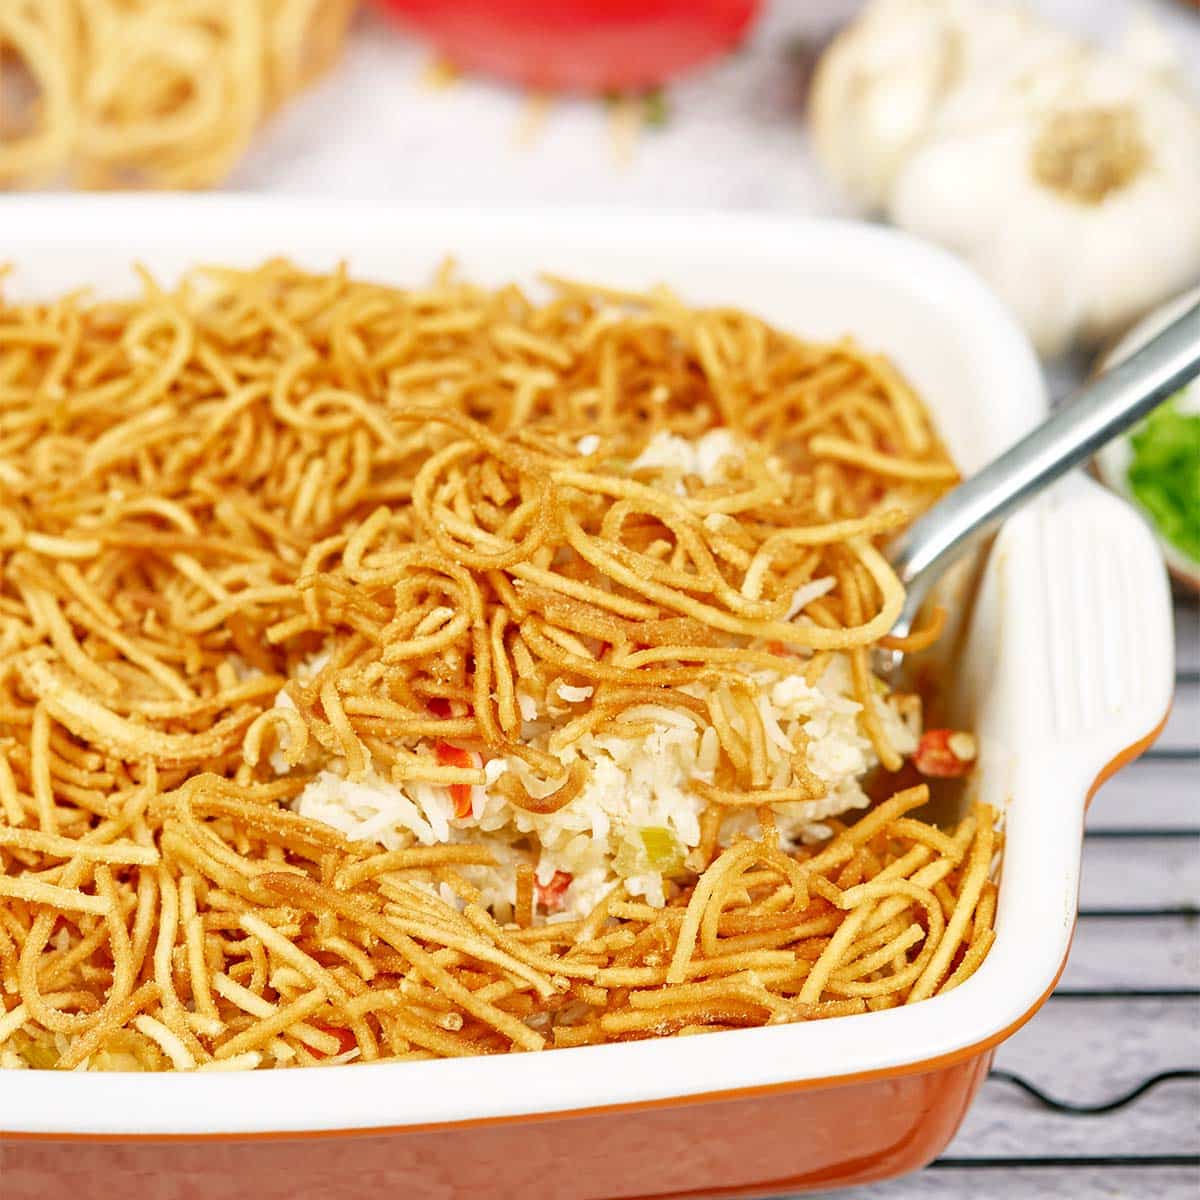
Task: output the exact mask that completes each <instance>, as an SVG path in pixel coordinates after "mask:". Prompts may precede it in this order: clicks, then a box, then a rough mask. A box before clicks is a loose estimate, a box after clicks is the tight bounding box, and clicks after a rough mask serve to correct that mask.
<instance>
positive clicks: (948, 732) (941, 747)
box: [912, 729, 978, 779]
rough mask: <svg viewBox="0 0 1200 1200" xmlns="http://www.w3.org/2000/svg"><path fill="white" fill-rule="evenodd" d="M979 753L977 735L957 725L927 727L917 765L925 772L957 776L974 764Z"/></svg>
mask: <svg viewBox="0 0 1200 1200" xmlns="http://www.w3.org/2000/svg"><path fill="white" fill-rule="evenodd" d="M977 753H978V751H977V750H976V747H975V739H974V738H973V737H972V736H971V735H970V734H969V733H962V732H961V731H959V730H956V729H927V730H925V732H924V733H923V734H921V740H920V741H919V742H918V743H917V750H916V753H915V754H914V755H913V756H912V761H913V766H914V767H916V768H917V770H918V771H920V772H921V774H922V775H931V776H936V777H937V778H939V779H956V778H958V776H960V775H965V774H966V773H967V772H968V771H969V770H970V769H971V768H972V767H973V766H974V765H975V756H976V754H977Z"/></svg>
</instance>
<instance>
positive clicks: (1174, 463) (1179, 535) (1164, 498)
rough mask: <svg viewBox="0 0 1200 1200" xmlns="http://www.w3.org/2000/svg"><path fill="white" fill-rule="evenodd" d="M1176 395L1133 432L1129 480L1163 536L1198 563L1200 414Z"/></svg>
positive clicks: (1132, 492)
mask: <svg viewBox="0 0 1200 1200" xmlns="http://www.w3.org/2000/svg"><path fill="white" fill-rule="evenodd" d="M1182 399H1183V396H1182V393H1181V394H1180V395H1178V396H1174V397H1172V398H1171V399H1170V400H1168V401H1167V402H1166V403H1165V404H1164V405H1162V407H1161V408H1159V409H1157V410H1156V411H1155V412H1153V413H1151V415H1150V416H1149V417H1148V418H1147V419H1146V420H1145V422H1144V423H1143V424H1142V425H1141V426H1140V427H1139V428H1138V429H1137V430H1135V431H1134V433H1133V434H1131V435H1130V438H1129V446H1130V450H1131V451H1132V457H1131V458H1130V462H1129V468H1128V470H1127V472H1126V481H1127V482H1128V485H1129V491H1130V494H1131V495H1132V496H1133V498H1134V499H1135V500H1136V501H1137V502H1138V504H1140V505H1141V507H1142V508H1143V509H1145V511H1146V513H1147V515H1148V516H1149V517H1150V518H1151V520H1152V521H1153V522H1154V526H1155V528H1156V529H1157V530H1158V533H1159V535H1160V536H1161V537H1163V538H1165V539H1166V540H1167V541H1168V542H1170V543H1171V545H1173V546H1174V547H1176V549H1178V550H1180V551H1182V552H1183V553H1184V554H1185V555H1187V557H1188V558H1189V559H1191V560H1192V561H1193V562H1200V412H1188V411H1185V410H1184V408H1183V407H1182V403H1181V402H1182Z"/></svg>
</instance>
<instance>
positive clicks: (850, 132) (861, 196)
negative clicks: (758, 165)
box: [809, 0, 1039, 211]
mask: <svg viewBox="0 0 1200 1200" xmlns="http://www.w3.org/2000/svg"><path fill="white" fill-rule="evenodd" d="M1037 29H1039V26H1038V25H1037V24H1036V23H1035V21H1034V19H1033V18H1032V17H1031V16H1030V15H1029V14H1028V13H1026V12H1025V11H1024V10H1023V9H1019V8H1012V7H1007V6H1004V7H988V6H981V5H979V4H978V0H875V3H873V4H868V5H867V7H866V8H865V9H864V10H863V12H862V14H861V15H860V16H859V18H858V19H857V20H856V21H855V22H854V23H853V24H852V25H850V26H849V27H847V28H846V29H845V30H844V31H843V32H842V33H841V34H840V35H839V36H838V37H837V38H836V39H835V41H834V42H833V44H832V45H831V46H830V47H829V49H828V50H826V52H825V53H824V54H823V55H822V57H821V60H820V63H819V64H818V66H817V71H816V74H815V76H814V78H813V87H812V93H811V95H810V97H809V109H810V117H811V128H812V135H813V143H814V149H815V151H816V154H817V158H818V159H819V160H820V161H821V164H822V165H823V166H824V167H825V169H826V170H827V171H828V172H829V174H830V175H832V176H833V178H834V179H835V180H836V181H837V182H838V184H839V185H840V186H841V188H842V190H843V191H844V192H845V193H846V194H847V195H848V196H849V197H850V198H851V199H852V200H854V201H855V202H856V203H857V204H858V205H859V206H860V207H862V208H863V209H865V210H868V211H876V210H881V209H882V208H883V207H884V206H885V205H886V203H887V199H888V196H889V194H890V191H891V187H892V182H893V179H894V177H895V174H896V172H897V171H898V170H899V168H900V166H901V165H902V164H903V162H904V160H905V158H906V157H907V156H908V154H909V153H911V151H912V149H913V148H914V147H915V146H916V145H917V144H918V143H919V142H920V140H921V138H922V137H923V136H924V135H925V132H926V130H927V128H928V126H929V124H930V122H931V121H932V119H933V117H934V115H935V114H936V112H937V110H938V108H939V106H940V105H941V104H942V103H943V101H944V100H945V99H946V97H947V96H948V95H949V94H951V93H952V92H953V91H954V89H955V88H956V87H957V86H958V85H959V83H961V82H962V81H963V80H964V79H967V78H971V79H977V78H979V76H980V75H982V74H985V73H986V72H988V71H989V70H990V69H991V66H990V64H992V63H993V62H995V61H996V60H997V59H1002V60H1003V59H1008V58H1010V57H1011V56H1012V55H1013V54H1014V53H1019V52H1021V51H1025V52H1028V49H1029V47H1030V45H1031V35H1032V33H1033V32H1034V31H1035V30H1037Z"/></svg>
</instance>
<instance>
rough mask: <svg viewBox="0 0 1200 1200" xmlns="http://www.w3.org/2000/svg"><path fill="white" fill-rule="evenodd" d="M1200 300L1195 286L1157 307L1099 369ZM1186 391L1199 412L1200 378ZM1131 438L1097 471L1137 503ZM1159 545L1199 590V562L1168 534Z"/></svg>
mask: <svg viewBox="0 0 1200 1200" xmlns="http://www.w3.org/2000/svg"><path fill="white" fill-rule="evenodd" d="M1198 300H1200V288H1193V289H1192V291H1190V292H1188V293H1187V294H1186V295H1183V296H1179V297H1177V298H1176V299H1174V300H1172V301H1170V302H1169V303H1168V304H1164V305H1163V306H1162V307H1161V308H1157V309H1155V310H1154V312H1152V313H1150V315H1149V316H1147V317H1144V318H1143V319H1142V320H1140V321H1139V322H1138V323H1137V324H1136V325H1135V326H1134V327H1133V328H1132V329H1131V330H1130V331H1129V332H1128V333H1127V334H1125V336H1124V337H1123V338H1121V340H1120V341H1119V342H1117V344H1116V345H1115V346H1114V347H1113V348H1112V350H1110V351H1109V352H1108V353H1107V354H1106V355H1105V356H1104V360H1103V362H1102V363H1101V364H1100V369H1101V370H1107V369H1108V368H1109V367H1114V366H1116V365H1117V363H1119V362H1120V361H1121V360H1122V359H1125V358H1128V357H1129V356H1130V355H1131V354H1132V353H1133V352H1134V351H1135V350H1138V349H1140V348H1141V347H1142V346H1144V345H1145V344H1146V343H1147V342H1148V341H1149V340H1150V339H1151V338H1152V337H1154V335H1155V334H1157V333H1160V332H1161V331H1162V330H1163V329H1165V328H1166V327H1167V326H1168V325H1169V324H1170V323H1171V322H1172V321H1173V320H1175V318H1176V317H1179V316H1181V315H1182V314H1183V313H1185V312H1186V311H1187V310H1188V309H1189V308H1191V306H1192V305H1193V304H1195V303H1196V302H1197V301H1198ZM1184 391H1185V392H1186V393H1187V401H1186V404H1187V408H1188V410H1189V411H1192V412H1200V379H1193V380H1192V382H1191V383H1190V384H1188V385H1187V387H1186V388H1185V389H1184ZM1129 438H1130V434H1125V435H1124V436H1123V437H1119V438H1115V439H1114V440H1113V441H1111V442H1109V443H1108V445H1107V446H1104V447H1103V448H1102V449H1101V450H1100V451H1098V452H1097V454H1096V473H1097V474H1098V475H1099V476H1100V478H1101V479H1102V480H1103V481H1104V482H1105V483H1106V484H1107V485H1108V486H1109V487H1110V488H1112V489H1113V491H1114V492H1116V493H1117V494H1118V495H1119V496H1124V497H1125V499H1126V500H1128V501H1129V502H1130V503H1131V504H1136V503H1137V501H1136V500H1135V499H1134V497H1133V493H1132V492H1131V491H1130V489H1129V467H1130V464H1131V463H1132V462H1133V447H1132V446H1131V445H1130V442H1129ZM1158 544H1159V547H1160V548H1161V550H1162V554H1163V558H1164V559H1165V560H1166V563H1167V567H1168V569H1169V570H1170V572H1171V574H1172V575H1174V576H1175V578H1176V579H1178V580H1179V582H1180V583H1181V584H1186V585H1187V586H1188V587H1190V588H1191V589H1192V591H1194V592H1200V563H1197V562H1193V561H1192V560H1191V559H1190V558H1188V556H1187V555H1186V554H1184V553H1183V551H1182V550H1180V549H1179V547H1178V546H1176V545H1175V544H1174V543H1173V542H1169V541H1167V539H1166V538H1165V537H1161V536H1160V537H1159V538H1158Z"/></svg>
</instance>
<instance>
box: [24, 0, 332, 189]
mask: <svg viewBox="0 0 1200 1200" xmlns="http://www.w3.org/2000/svg"><path fill="white" fill-rule="evenodd" d="M353 8H354V4H353V0H4V3H3V4H2V5H0V187H3V186H9V187H12V186H18V187H29V186H41V185H45V184H47V183H56V182H59V181H61V180H63V179H69V180H70V181H71V182H73V183H75V184H78V185H81V186H84V187H99V188H112V187H130V186H141V187H160V188H194V187H207V186H210V185H212V184H215V183H219V182H220V181H221V180H222V179H224V178H225V177H226V176H227V175H228V174H229V173H230V171H232V169H233V168H234V166H235V165H236V164H237V162H238V160H239V159H240V158H241V157H242V155H243V154H244V153H245V152H246V149H247V147H248V146H249V143H250V139H251V138H252V136H253V135H254V133H255V132H256V131H257V129H258V128H259V127H260V126H261V125H262V123H263V122H264V121H265V120H266V119H267V118H268V117H269V116H270V115H271V114H272V113H273V112H274V111H275V110H276V109H277V108H279V107H280V106H281V105H282V104H283V103H285V102H286V101H287V100H288V99H289V98H290V97H291V96H293V95H294V94H295V93H297V92H299V91H300V90H302V89H303V88H304V87H306V86H308V85H309V84H310V83H312V82H313V80H314V79H316V78H317V77H318V76H319V75H321V74H322V73H323V72H324V71H325V70H326V69H327V68H328V67H329V66H330V65H331V64H332V63H333V61H334V60H335V59H336V57H337V55H338V53H339V51H340V49H341V45H342V41H343V37H344V35H345V30H346V26H347V23H348V21H349V19H350V16H351V13H352V12H353Z"/></svg>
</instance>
